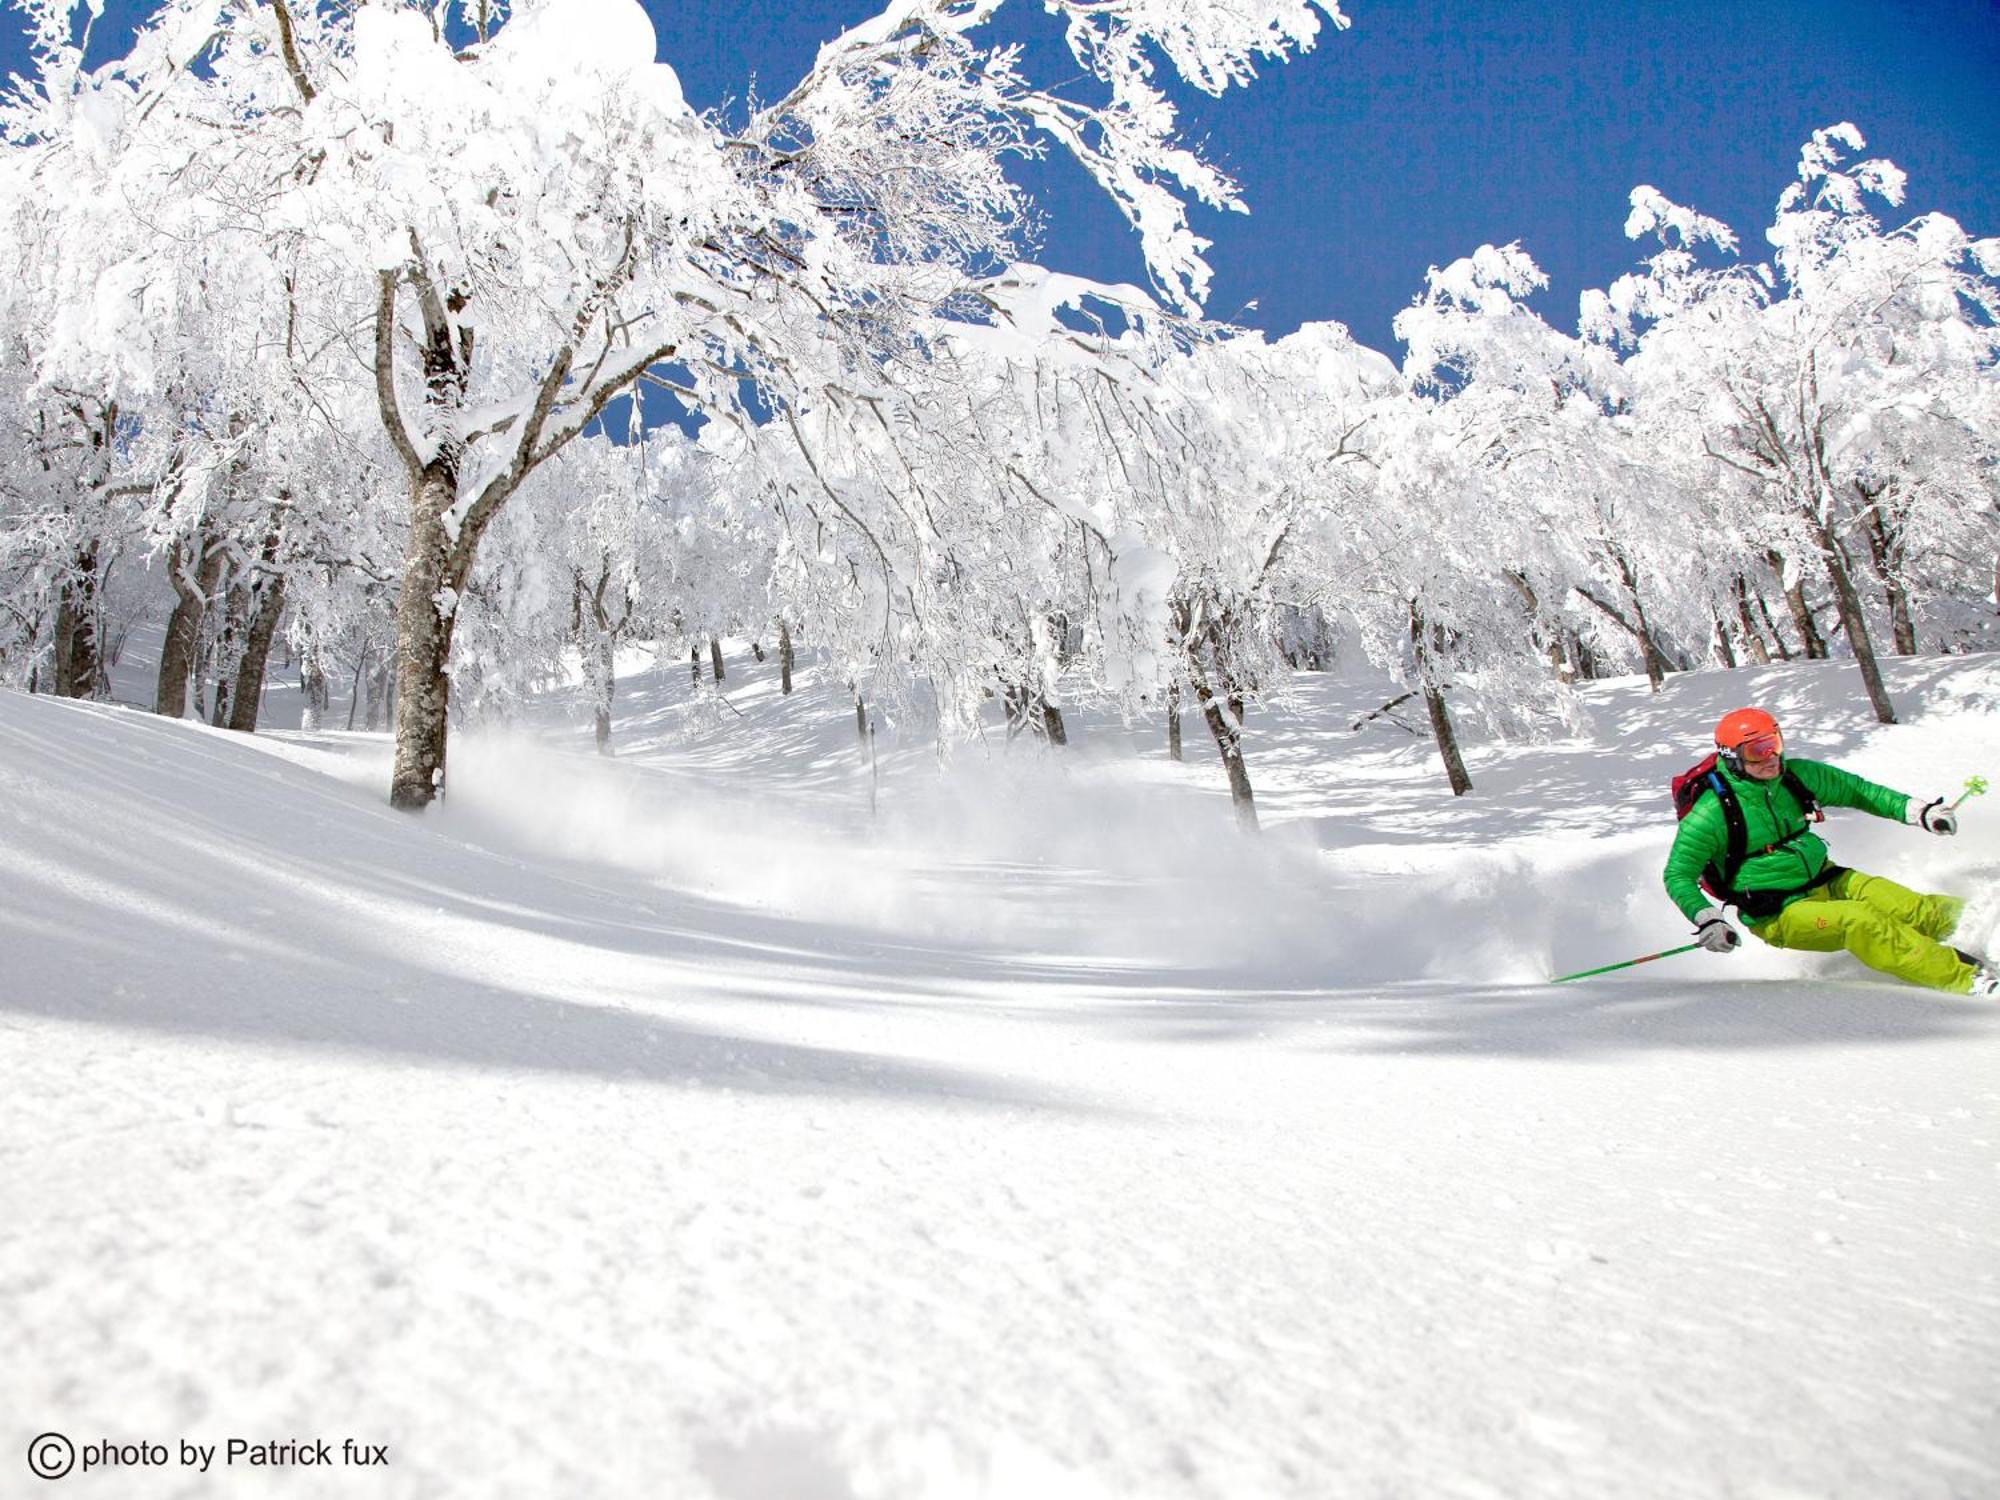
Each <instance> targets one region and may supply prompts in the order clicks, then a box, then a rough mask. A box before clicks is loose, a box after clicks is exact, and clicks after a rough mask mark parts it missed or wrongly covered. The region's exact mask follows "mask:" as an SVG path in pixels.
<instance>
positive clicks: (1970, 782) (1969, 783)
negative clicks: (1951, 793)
mask: <svg viewBox="0 0 2000 1500" xmlns="http://www.w3.org/2000/svg"><path fill="white" fill-rule="evenodd" d="M1985 790H1986V778H1985V777H1984V776H1968V777H1966V778H1965V790H1964V791H1962V792H1960V793H1959V794H1958V799H1957V801H1954V802H1951V803H1948V804H1947V805H1946V806H1945V811H1946V812H1957V811H1958V804H1959V803H1960V802H1963V801H1964V800H1965V799H1966V798H1967V797H1977V796H1978V795H1979V794H1980V793H1982V792H1984V791H1985Z"/></svg>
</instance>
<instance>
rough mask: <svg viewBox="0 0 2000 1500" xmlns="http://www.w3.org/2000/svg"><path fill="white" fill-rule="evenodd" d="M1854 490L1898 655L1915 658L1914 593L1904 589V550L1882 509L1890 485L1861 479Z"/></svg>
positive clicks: (1862, 532)
mask: <svg viewBox="0 0 2000 1500" xmlns="http://www.w3.org/2000/svg"><path fill="white" fill-rule="evenodd" d="M1854 488H1855V491H1856V493H1857V494H1859V495H1860V496H1861V500H1862V506H1863V509H1862V512H1861V534H1862V536H1864V537H1865V538H1866V539H1867V541H1868V560H1869V561H1870V562H1872V563H1873V564H1874V565H1875V576H1876V577H1878V578H1879V579H1881V581H1882V592H1883V595H1884V596H1885V597H1886V598H1887V599H1888V601H1889V636H1890V639H1891V641H1892V643H1893V644H1894V646H1895V650H1896V654H1897V655H1898V656H1915V655H1916V654H1917V626H1916V620H1915V618H1914V616H1913V615H1912V613H1911V611H1910V591H1909V590H1908V589H1907V588H1905V587H1904V586H1903V574H1902V569H1901V567H1900V566H1899V565H1898V564H1899V557H1898V553H1899V552H1900V550H1901V549H1900V548H1899V546H1898V545H1897V538H1896V537H1895V536H1894V535H1892V534H1891V532H1890V528H1889V521H1888V518H1887V517H1886V516H1885V515H1884V514H1883V509H1882V497H1883V495H1884V494H1885V493H1887V491H1888V489H1889V486H1888V485H1886V484H1881V485H1877V486H1875V487H1874V488H1873V489H1870V488H1869V487H1868V486H1867V485H1865V484H1863V483H1862V482H1861V481H1860V480H1858V479H1857V480H1855V481H1854Z"/></svg>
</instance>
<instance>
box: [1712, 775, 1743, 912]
mask: <svg viewBox="0 0 2000 1500" xmlns="http://www.w3.org/2000/svg"><path fill="white" fill-rule="evenodd" d="M1703 779H1704V780H1706V781H1707V782H1708V789H1709V790H1710V791H1711V792H1713V793H1715V800H1716V803H1717V804H1718V805H1719V806H1720V807H1721V808H1722V826H1723V828H1724V830H1725V831H1726V835H1727V839H1728V842H1727V843H1726V844H1725V845H1724V846H1723V851H1722V858H1721V859H1719V860H1716V861H1714V862H1713V863H1711V864H1710V865H1709V867H1708V868H1707V869H1706V870H1704V871H1702V875H1703V876H1704V878H1705V879H1706V880H1707V883H1708V887H1709V894H1710V895H1712V896H1714V897H1715V898H1716V899H1717V900H1718V901H1731V902H1733V901H1734V899H1735V895H1736V890H1735V887H1736V872H1737V871H1738V870H1740V869H1742V868H1743V862H1744V860H1746V859H1748V858H1749V844H1750V833H1749V829H1748V827H1747V825H1745V823H1744V821H1743V809H1742V807H1740V806H1739V805H1738V804H1737V801H1736V793H1735V792H1734V791H1733V790H1732V789H1731V788H1730V785H1729V783H1728V782H1726V781H1724V780H1723V779H1722V773H1721V772H1720V771H1710V772H1709V773H1708V775H1707V776H1706V777H1704V778H1703Z"/></svg>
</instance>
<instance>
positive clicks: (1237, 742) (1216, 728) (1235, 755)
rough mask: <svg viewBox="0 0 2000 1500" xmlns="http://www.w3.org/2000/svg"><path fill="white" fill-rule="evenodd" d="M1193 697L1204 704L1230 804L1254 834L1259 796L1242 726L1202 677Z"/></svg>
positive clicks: (1244, 825)
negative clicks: (1252, 780) (1246, 756)
mask: <svg viewBox="0 0 2000 1500" xmlns="http://www.w3.org/2000/svg"><path fill="white" fill-rule="evenodd" d="M1194 695H1195V700H1196V701H1197V702H1198V703H1199V704H1200V705H1201V716H1202V719H1203V720H1204V721H1205V722H1206V723H1207V725H1208V732H1209V733H1210V734H1211V735H1212V736H1214V738H1215V748H1216V750H1217V752H1218V753H1219V754H1220V755H1221V756H1222V769H1223V773H1224V774H1225V775H1227V776H1228V778H1229V801H1230V803H1231V805H1233V806H1234V807H1235V809H1236V820H1237V822H1239V823H1241V824H1242V825H1243V827H1244V828H1245V829H1247V830H1249V831H1250V832H1251V833H1255V832H1256V831H1257V826H1258V825H1257V796H1256V793H1255V792H1254V791H1253V790H1252V789H1251V786H1250V767H1249V766H1248V765H1247V764H1246V763H1245V761H1244V759H1243V726H1242V724H1241V723H1240V722H1239V721H1236V720H1232V719H1231V718H1230V717H1229V715H1228V714H1227V713H1226V712H1224V710H1223V703H1224V700H1223V699H1222V698H1220V697H1218V696H1217V695H1216V694H1215V693H1214V692H1213V691H1212V690H1211V689H1210V688H1209V686H1208V684H1207V683H1206V682H1205V681H1204V680H1203V679H1202V678H1201V677H1199V676H1197V677H1196V678H1195V683H1194Z"/></svg>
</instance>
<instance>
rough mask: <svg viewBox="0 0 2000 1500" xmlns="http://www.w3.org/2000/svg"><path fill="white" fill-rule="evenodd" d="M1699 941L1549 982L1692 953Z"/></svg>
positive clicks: (1552, 981) (1584, 977)
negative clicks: (1678, 954)
mask: <svg viewBox="0 0 2000 1500" xmlns="http://www.w3.org/2000/svg"><path fill="white" fill-rule="evenodd" d="M1700 946H1701V944H1700V943H1683V944H1681V946H1680V947H1678V948H1667V949H1663V950H1662V951H1661V952H1658V953H1648V954H1647V955H1646V956H1645V957H1644V958H1628V959H1626V960H1625V962H1623V963H1622V964H1606V965H1605V966H1604V967H1603V968H1601V969H1585V970H1584V971H1583V972H1582V973H1581V974H1565V975H1563V976H1562V977H1561V978H1560V979H1551V980H1550V981H1549V983H1550V984H1567V983H1568V982H1569V981H1570V980H1572V979H1588V978H1590V976H1591V975H1593V974H1609V973H1610V972H1611V971H1612V970H1613V969H1629V968H1631V967H1632V966H1633V965H1634V964H1649V963H1651V962H1652V961H1653V960H1654V959H1656V958H1672V957H1673V956H1674V955H1675V954H1676V953H1692V952H1693V951H1694V950H1695V949H1697V948H1699V947H1700Z"/></svg>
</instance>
